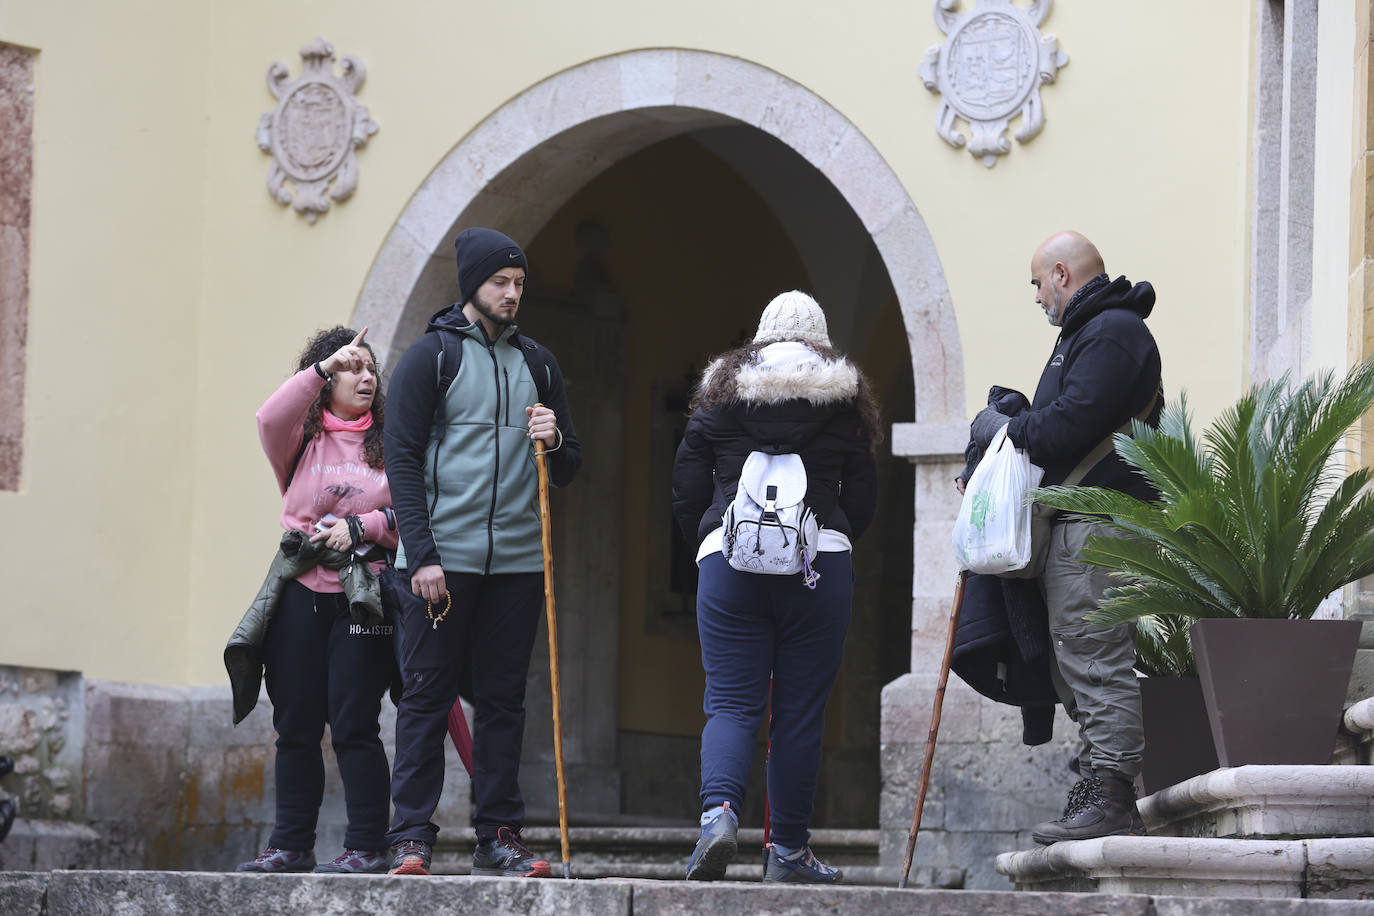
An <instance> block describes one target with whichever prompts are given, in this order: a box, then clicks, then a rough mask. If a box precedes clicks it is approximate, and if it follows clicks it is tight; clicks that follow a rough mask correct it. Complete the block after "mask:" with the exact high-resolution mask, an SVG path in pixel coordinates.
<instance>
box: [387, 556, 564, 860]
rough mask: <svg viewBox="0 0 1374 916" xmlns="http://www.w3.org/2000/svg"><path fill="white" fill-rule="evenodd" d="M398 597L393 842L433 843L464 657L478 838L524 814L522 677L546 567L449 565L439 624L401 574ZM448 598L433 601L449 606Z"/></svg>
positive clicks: (540, 605)
mask: <svg viewBox="0 0 1374 916" xmlns="http://www.w3.org/2000/svg"><path fill="white" fill-rule="evenodd" d="M393 581H394V582H395V586H396V588H395V590H396V592H397V594H395V595H394V596H393V597H394V598H395V599H396V601H397V603H398V604H399V606H400V612H399V614H400V619H399V620H398V621H397V626H396V653H397V659H398V660H399V662H400V665H401V677H402V680H403V683H404V688H403V690H402V693H401V704H400V706H399V707H398V708H397V710H396V760H395V765H394V767H393V770H392V775H391V795H392V801H393V803H394V804H395V807H396V816H395V819H394V820H393V821H392V826H391V832H390V833H389V834H388V835H387V838H388V839H389V840H390V841H391V842H392V843H393V844H395V843H400V842H401V841H403V840H422V841H424V842H426V843H433V842H434V840H435V838H436V837H438V835H439V827H438V825H436V824H435V823H434V822H433V820H431V818H433V816H434V809H435V808H437V807H438V806H439V798H440V795H441V793H442V792H443V788H444V742H445V741H447V740H448V737H447V735H448V711H449V710H450V709H452V708H453V704H454V702H455V701H456V700H457V699H458V683H459V679H460V677H461V676H462V673H463V669H464V667H469V666H470V670H471V673H472V697H471V698H470V699H471V700H472V705H473V708H474V710H475V713H476V715H475V720H474V723H473V724H474V727H473V734H472V769H473V772H472V788H473V796H474V804H473V814H472V822H473V825H474V826H475V827H476V828H477V839H479V840H486V839H491V838H493V837H495V836H496V834H497V830H498V828H500V827H503V826H505V827H514V828H516V829H517V830H518V829H519V828H520V827H522V826H524V823H525V802H524V799H523V798H522V797H521V795H520V783H519V772H520V748H521V745H522V744H523V742H524V738H525V677H526V675H527V674H529V669H530V652H531V651H533V649H534V637H535V633H536V632H537V630H538V627H539V617H540V614H541V613H542V610H543V606H544V604H543V602H544V575H543V573H537V572H536V573H511V574H507V575H491V576H483V575H477V574H471V573H445V574H444V581H445V582H446V583H447V584H448V591H449V595H450V596H451V597H452V598H453V604H452V607H451V608H450V610H449V612H448V614H447V615H445V617H444V619H443V620H442V621H441V622H440V623H438V624H437V625H435V623H434V621H432V620H431V619H429V617H428V616H427V614H426V607H425V600H424V599H423V598H417V597H416V596H415V595H414V594H413V593H412V592H411V591H410V578H409V577H408V576H405V575H401V576H397V577H396V578H395V579H394V580H393ZM443 605H444V602H442V601H441V602H440V607H438V608H434V609H433V612H434V614H436V615H438V614H439V613H440V612H442V611H443Z"/></svg>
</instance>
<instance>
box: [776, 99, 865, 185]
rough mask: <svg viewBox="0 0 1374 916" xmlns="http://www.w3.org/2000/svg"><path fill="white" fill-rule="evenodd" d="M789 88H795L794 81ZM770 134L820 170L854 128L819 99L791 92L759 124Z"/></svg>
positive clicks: (778, 100)
mask: <svg viewBox="0 0 1374 916" xmlns="http://www.w3.org/2000/svg"><path fill="white" fill-rule="evenodd" d="M785 85H787V86H788V87H789V89H790V88H792V87H794V86H795V84H793V83H792V82H791V81H790V80H787V81H785ZM758 127H759V128H760V129H761V130H764V131H767V132H768V133H770V134H772V135H773V136H775V137H777V138H778V139H780V140H782V141H783V142H784V143H786V144H787V145H788V146H790V147H792V149H794V150H795V151H796V152H797V153H799V154H800V155H801V157H802V158H803V159H805V160H806V161H807V162H809V163H811V164H812V165H813V166H815V167H816V168H818V169H820V168H823V167H824V166H825V165H826V163H828V162H829V161H830V157H831V156H833V155H834V154H835V149H836V147H838V146H839V144H840V141H841V140H842V139H843V138H844V136H845V135H846V134H847V133H848V132H849V131H851V130H854V129H855V128H854V126H853V125H852V124H850V123H849V120H848V119H847V118H845V116H844V115H842V114H840V113H839V112H838V111H836V110H835V109H834V108H833V107H832V106H831V105H830V104H829V103H827V102H826V101H825V100H824V99H822V98H820V97H819V96H816V95H812V94H811V93H809V92H805V91H801V92H798V91H790V92H788V93H787V94H786V95H785V96H781V97H775V98H773V99H771V100H770V101H769V103H768V106H767V107H766V108H765V109H764V111H763V116H762V117H761V118H760V119H759V121H758Z"/></svg>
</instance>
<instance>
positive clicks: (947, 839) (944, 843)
mask: <svg viewBox="0 0 1374 916" xmlns="http://www.w3.org/2000/svg"><path fill="white" fill-rule="evenodd" d="M909 817H910V815H908V818H909ZM910 827H911V824H910V821H909V820H908V823H907V824H906V825H905V826H904V827H903V828H902V829H900V830H884V831H883V833H882V840H881V842H880V844H879V860H880V861H881V862H882V864H883V865H884V866H888V867H896V868H901V865H902V858H903V856H904V855H905V854H906V842H907V831H908V830H909V829H910ZM1015 841H1016V834H1015V833H1011V832H1007V833H997V832H994V831H991V830H985V831H978V832H958V831H949V830H927V829H926V828H925V826H924V823H923V824H922V827H921V832H920V833H919V834H917V837H916V851H915V854H914V855H913V856H912V862H913V863H915V864H917V865H921V866H925V867H929V868H933V869H937V870H938V869H947V868H956V869H960V870H963V872H964V887H965V888H966V889H968V890H1001V891H1005V890H1010V889H1011V886H1010V885H1009V884H1008V883H1007V879H1006V878H1005V877H1003V876H1002V875H1000V874H998V873H997V870H996V868H995V863H996V859H997V855H998V854H999V853H1001V852H1005V851H1006V850H1008V849H1014V848H1015ZM991 912H995V910H994V911H991Z"/></svg>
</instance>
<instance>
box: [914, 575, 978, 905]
mask: <svg viewBox="0 0 1374 916" xmlns="http://www.w3.org/2000/svg"><path fill="white" fill-rule="evenodd" d="M967 581H968V570H967V569H964V570H960V571H959V584H958V585H956V586H955V588H954V606H953V607H952V608H950V611H949V633H948V635H946V636H945V657H944V658H942V659H941V660H940V683H939V684H938V685H937V686H936V688H935V708H934V710H932V711H931V713H930V731H929V732H927V733H926V753H925V758H924V759H923V760H922V761H921V783H920V785H919V786H918V787H917V789H916V810H915V811H914V812H912V815H911V833H910V834H908V835H907V838H906V858H905V859H904V860H902V876H901V877H900V878H898V879H897V886H898V887H906V879H907V876H908V875H909V874H911V857H912V856H913V855H915V853H916V833H917V831H919V830H920V829H921V811H922V809H924V808H925V806H926V789H928V788H930V764H931V761H932V760H934V759H935V736H936V735H937V734H939V732H940V708H941V707H942V706H944V703H945V685H946V684H947V683H949V665H950V662H951V661H952V660H953V658H954V635H955V633H957V632H958V630H959V612H960V611H962V610H963V609H964V583H965V582H967Z"/></svg>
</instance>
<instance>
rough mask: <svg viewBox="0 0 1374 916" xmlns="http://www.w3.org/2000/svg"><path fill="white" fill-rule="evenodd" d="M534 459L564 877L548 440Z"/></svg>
mask: <svg viewBox="0 0 1374 916" xmlns="http://www.w3.org/2000/svg"><path fill="white" fill-rule="evenodd" d="M534 463H535V465H536V467H537V468H538V470H539V527H540V534H541V539H542V541H543V545H544V614H545V616H546V617H547V619H548V624H549V690H550V691H551V692H552V693H553V761H554V768H555V770H556V772H557V774H558V833H559V838H560V839H561V840H562V841H563V877H564V878H571V877H572V868H571V866H570V865H569V861H568V859H569V853H568V788H567V784H566V783H565V782H564V781H563V714H562V704H561V702H560V700H559V696H560V693H559V688H558V623H557V621H556V619H555V617H554V612H553V547H552V545H551V543H550V538H549V470H548V468H547V467H545V465H544V440H543V439H535V440H534Z"/></svg>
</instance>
